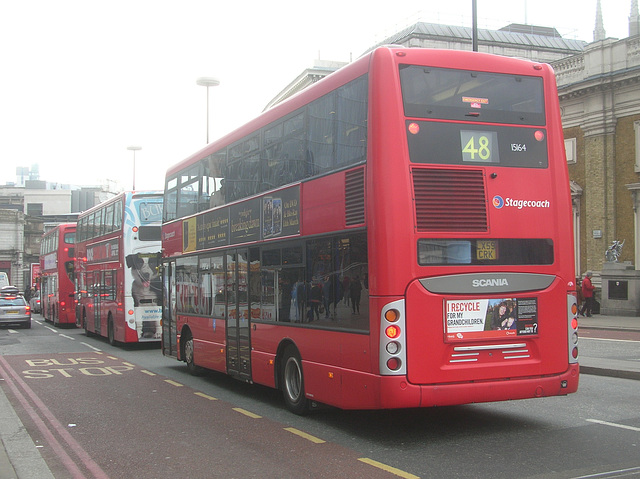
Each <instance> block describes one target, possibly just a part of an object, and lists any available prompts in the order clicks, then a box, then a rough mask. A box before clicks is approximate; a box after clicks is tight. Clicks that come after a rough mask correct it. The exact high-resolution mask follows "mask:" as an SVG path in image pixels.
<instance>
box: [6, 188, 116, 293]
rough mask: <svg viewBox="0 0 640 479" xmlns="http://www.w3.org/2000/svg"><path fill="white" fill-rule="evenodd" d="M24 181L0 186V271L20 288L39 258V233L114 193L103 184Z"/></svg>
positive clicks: (63, 221) (69, 220)
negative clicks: (73, 185) (20, 184)
mask: <svg viewBox="0 0 640 479" xmlns="http://www.w3.org/2000/svg"><path fill="white" fill-rule="evenodd" d="M23 184H24V186H0V271H1V272H5V273H7V275H8V276H9V281H10V282H11V284H12V285H14V286H17V287H18V288H19V289H20V290H21V291H23V290H24V289H25V287H26V286H27V285H28V284H29V281H30V277H31V264H32V263H38V261H39V255H40V240H41V238H42V234H43V233H44V232H45V231H48V229H49V228H51V227H53V226H55V225H56V224H59V223H66V222H73V221H75V218H77V216H78V213H79V212H82V211H84V210H86V209H89V208H91V207H92V206H94V205H96V204H98V203H101V202H102V201H104V200H106V199H108V198H110V197H111V196H113V193H109V192H108V191H105V190H104V188H96V187H88V188H81V187H73V188H71V187H69V186H66V185H65V186H60V185H51V184H47V183H46V182H44V181H26V182H24V183H23Z"/></svg>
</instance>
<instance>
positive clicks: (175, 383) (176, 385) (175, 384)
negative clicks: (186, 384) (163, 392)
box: [164, 379, 183, 388]
mask: <svg viewBox="0 0 640 479" xmlns="http://www.w3.org/2000/svg"><path fill="white" fill-rule="evenodd" d="M164 382H165V383H167V384H171V385H172V386H175V387H177V388H181V387H182V386H183V385H182V384H180V383H177V382H175V381H172V380H171V379H165V380H164Z"/></svg>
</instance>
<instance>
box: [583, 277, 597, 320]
mask: <svg viewBox="0 0 640 479" xmlns="http://www.w3.org/2000/svg"><path fill="white" fill-rule="evenodd" d="M591 276H593V273H592V272H591V271H587V274H586V275H585V277H584V279H583V280H582V297H583V298H584V304H583V305H582V309H581V310H580V314H581V315H582V316H587V317H591V312H592V310H593V290H594V289H595V287H594V286H593V283H591Z"/></svg>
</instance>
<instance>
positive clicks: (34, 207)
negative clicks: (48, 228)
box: [27, 203, 42, 216]
mask: <svg viewBox="0 0 640 479" xmlns="http://www.w3.org/2000/svg"><path fill="white" fill-rule="evenodd" d="M27 214H28V215H29V216H42V203H27Z"/></svg>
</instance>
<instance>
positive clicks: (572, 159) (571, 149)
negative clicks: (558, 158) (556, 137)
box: [564, 138, 577, 165]
mask: <svg viewBox="0 0 640 479" xmlns="http://www.w3.org/2000/svg"><path fill="white" fill-rule="evenodd" d="M564 149H565V151H566V153H567V163H568V164H570V165H572V164H575V163H576V160H577V158H576V156H577V153H576V139H575V138H565V140H564Z"/></svg>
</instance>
